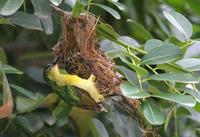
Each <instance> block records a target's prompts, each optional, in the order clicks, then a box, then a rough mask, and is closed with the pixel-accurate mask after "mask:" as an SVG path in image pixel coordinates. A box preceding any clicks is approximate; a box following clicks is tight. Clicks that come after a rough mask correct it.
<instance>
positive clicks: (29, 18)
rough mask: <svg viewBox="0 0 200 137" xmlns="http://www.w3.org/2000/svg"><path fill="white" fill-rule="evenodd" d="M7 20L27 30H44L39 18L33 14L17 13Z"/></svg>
mask: <svg viewBox="0 0 200 137" xmlns="http://www.w3.org/2000/svg"><path fill="white" fill-rule="evenodd" d="M6 20H7V21H9V22H11V23H14V24H16V25H19V26H21V27H24V28H27V29H34V30H42V27H41V24H40V20H39V18H38V17H37V16H35V15H32V14H26V13H23V12H21V11H17V12H16V13H14V14H12V15H10V16H7V17H6Z"/></svg>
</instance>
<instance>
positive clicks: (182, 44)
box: [169, 36, 188, 54]
mask: <svg viewBox="0 0 200 137" xmlns="http://www.w3.org/2000/svg"><path fill="white" fill-rule="evenodd" d="M169 43H173V44H174V45H176V46H178V47H180V49H181V51H182V53H183V54H185V52H186V50H187V48H188V46H185V45H187V43H186V42H182V41H180V40H179V39H178V38H176V37H174V36H171V37H169Z"/></svg>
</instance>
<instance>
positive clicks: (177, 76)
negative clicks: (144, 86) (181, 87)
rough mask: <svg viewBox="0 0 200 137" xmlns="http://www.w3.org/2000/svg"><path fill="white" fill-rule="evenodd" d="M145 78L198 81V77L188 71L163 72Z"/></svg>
mask: <svg viewBox="0 0 200 137" xmlns="http://www.w3.org/2000/svg"><path fill="white" fill-rule="evenodd" d="M147 79H152V80H166V81H173V82H180V83H198V82H199V77H198V76H196V75H192V74H189V73H165V74H158V75H151V76H149V77H147Z"/></svg>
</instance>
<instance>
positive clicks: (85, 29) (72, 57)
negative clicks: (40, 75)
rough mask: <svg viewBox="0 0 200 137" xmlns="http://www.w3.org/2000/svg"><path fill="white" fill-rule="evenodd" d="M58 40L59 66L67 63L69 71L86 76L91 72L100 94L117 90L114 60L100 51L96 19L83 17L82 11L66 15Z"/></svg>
mask: <svg viewBox="0 0 200 137" xmlns="http://www.w3.org/2000/svg"><path fill="white" fill-rule="evenodd" d="M62 22H63V33H62V35H61V41H60V42H59V43H58V44H57V45H55V46H54V47H53V55H54V56H55V57H58V56H60V55H61V56H62V59H60V65H61V66H63V67H64V66H67V71H68V73H69V74H77V75H78V76H80V77H81V78H85V79H86V78H88V77H89V76H90V73H93V74H94V75H95V76H96V81H95V82H96V83H97V88H98V89H99V91H100V93H101V94H104V95H105V94H106V95H112V94H116V93H119V92H120V88H119V85H120V83H121V79H120V78H119V77H118V76H117V75H116V74H115V72H114V61H113V60H112V58H110V57H108V56H107V54H106V53H105V52H104V51H101V50H100V49H99V48H100V45H99V43H98V40H97V35H96V31H95V27H96V24H97V22H98V21H96V20H95V17H94V16H93V15H92V14H90V15H89V16H88V17H87V18H85V13H82V14H81V15H80V16H79V17H77V18H72V17H71V13H68V14H66V15H65V18H64V19H63V20H62Z"/></svg>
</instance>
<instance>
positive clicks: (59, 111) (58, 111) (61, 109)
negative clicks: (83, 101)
mask: <svg viewBox="0 0 200 137" xmlns="http://www.w3.org/2000/svg"><path fill="white" fill-rule="evenodd" d="M72 108H73V106H72V105H69V104H68V103H66V102H62V103H61V104H59V105H58V106H57V107H56V108H55V109H54V110H53V116H54V117H55V118H56V119H57V120H61V119H65V118H66V117H68V115H69V113H70V112H71V110H72Z"/></svg>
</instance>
